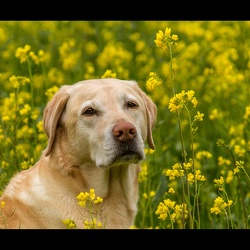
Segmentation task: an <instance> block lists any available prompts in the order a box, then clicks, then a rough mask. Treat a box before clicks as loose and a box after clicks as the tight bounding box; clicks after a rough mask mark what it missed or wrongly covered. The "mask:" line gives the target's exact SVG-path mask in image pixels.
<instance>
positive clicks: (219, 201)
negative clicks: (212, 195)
mask: <svg viewBox="0 0 250 250" xmlns="http://www.w3.org/2000/svg"><path fill="white" fill-rule="evenodd" d="M232 204H233V201H232V200H229V201H228V203H227V202H225V201H224V199H223V198H222V197H217V198H216V199H215V200H214V206H213V207H212V208H210V212H211V213H215V214H216V215H218V214H220V213H221V212H223V211H224V210H226V209H227V208H229V207H230V206H231V205H232Z"/></svg>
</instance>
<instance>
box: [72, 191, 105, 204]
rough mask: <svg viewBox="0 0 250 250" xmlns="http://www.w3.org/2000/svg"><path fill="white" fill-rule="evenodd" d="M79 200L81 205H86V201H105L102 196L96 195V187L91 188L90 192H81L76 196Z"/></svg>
mask: <svg viewBox="0 0 250 250" xmlns="http://www.w3.org/2000/svg"><path fill="white" fill-rule="evenodd" d="M76 198H77V199H78V200H79V202H78V204H79V205H80V206H81V207H85V205H86V202H90V203H92V202H93V203H95V204H96V203H101V202H103V199H102V198H101V197H99V196H98V197H96V195H95V190H94V189H90V191H89V193H88V192H81V193H80V194H79V195H78V196H77V197H76Z"/></svg>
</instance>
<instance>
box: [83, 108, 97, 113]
mask: <svg viewBox="0 0 250 250" xmlns="http://www.w3.org/2000/svg"><path fill="white" fill-rule="evenodd" d="M82 114H83V115H94V114H96V110H94V109H92V108H86V109H85V110H83V112H82Z"/></svg>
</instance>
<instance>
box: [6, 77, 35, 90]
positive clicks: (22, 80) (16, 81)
mask: <svg viewBox="0 0 250 250" xmlns="http://www.w3.org/2000/svg"><path fill="white" fill-rule="evenodd" d="M9 81H10V83H11V84H12V85H13V88H15V89H18V88H19V87H20V86H21V85H25V84H26V83H30V79H29V78H27V77H25V76H15V75H13V76H11V77H10V78H9Z"/></svg>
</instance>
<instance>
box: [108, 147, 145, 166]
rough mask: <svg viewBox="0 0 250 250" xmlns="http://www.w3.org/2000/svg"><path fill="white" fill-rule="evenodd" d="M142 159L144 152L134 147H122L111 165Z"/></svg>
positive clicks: (136, 161)
mask: <svg viewBox="0 0 250 250" xmlns="http://www.w3.org/2000/svg"><path fill="white" fill-rule="evenodd" d="M143 159H144V154H143V153H142V152H140V151H139V150H135V149H124V150H122V151H120V152H118V153H117V155H116V156H115V157H114V159H113V164H112V165H122V164H130V163H138V162H139V161H141V160H143Z"/></svg>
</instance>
